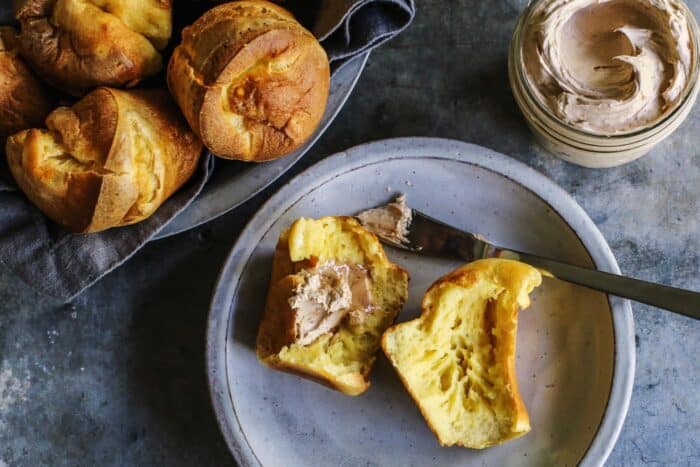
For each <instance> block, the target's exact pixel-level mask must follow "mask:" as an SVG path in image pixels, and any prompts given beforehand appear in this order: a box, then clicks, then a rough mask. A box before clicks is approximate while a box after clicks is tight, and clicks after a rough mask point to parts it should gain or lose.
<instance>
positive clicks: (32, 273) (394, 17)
mask: <svg viewBox="0 0 700 467" xmlns="http://www.w3.org/2000/svg"><path fill="white" fill-rule="evenodd" d="M199 4H200V5H202V3H199ZM283 5H284V6H285V7H288V8H290V9H291V10H292V11H293V12H294V13H295V14H298V17H299V18H300V20H301V21H302V22H303V23H304V24H305V25H306V26H307V27H309V28H310V29H312V30H313V31H314V33H315V34H316V35H317V37H319V40H320V41H321V43H322V45H323V46H324V48H325V49H326V51H327V53H328V56H329V59H330V61H331V64H332V69H333V71H337V70H338V69H339V68H340V67H341V66H342V65H343V64H344V63H347V61H349V60H350V59H351V58H352V57H354V56H357V55H358V54H362V53H364V52H367V51H369V50H371V49H372V48H374V47H376V46H378V45H380V44H381V43H383V42H385V41H386V40H388V39H390V38H391V37H393V36H395V35H396V34H398V33H399V32H401V31H402V30H403V29H404V28H406V27H407V26H408V24H409V23H410V22H411V20H412V19H413V15H414V10H415V7H414V3H413V0H320V1H318V0H317V2H310V1H309V0H298V1H288V2H284V3H283ZM312 5H313V6H314V8H313V9H312V8H311V6H312ZM9 13H10V12H9V8H5V7H0V23H7V22H10V20H11V18H9V16H10V15H9ZM3 144H4V142H3ZM0 153H2V151H0ZM202 159H203V160H202V163H201V167H200V169H199V170H198V172H197V173H196V174H195V175H194V176H193V177H192V179H191V180H190V181H189V182H188V183H187V185H185V187H183V188H182V189H181V190H180V191H178V192H177V193H176V194H175V195H174V196H172V197H171V198H170V199H169V200H168V201H166V202H165V203H164V204H163V205H162V206H161V207H160V208H159V209H158V210H157V211H156V212H155V213H154V214H153V215H152V216H151V217H149V218H148V219H146V220H145V221H143V222H140V223H138V224H134V225H131V226H127V227H120V228H114V229H110V230H107V231H105V232H100V233H94V234H86V235H78V234H72V233H70V232H67V231H66V230H64V229H63V228H61V227H59V226H57V225H56V224H54V223H52V222H51V221H49V220H48V219H47V218H46V217H45V216H44V215H43V214H42V213H41V212H40V211H39V210H38V209H37V208H35V207H34V206H33V205H32V204H31V203H30V202H29V201H28V200H27V198H26V197H25V196H24V195H23V194H22V193H21V192H20V191H19V190H17V188H16V186H15V184H14V182H13V181H12V176H11V175H10V174H9V169H8V168H7V164H6V162H5V159H4V157H2V156H0V160H1V161H2V162H0V261H1V262H2V263H4V264H5V265H6V266H7V267H8V268H10V269H11V270H12V271H14V272H15V273H16V274H17V275H18V276H19V277H20V278H21V279H22V280H23V281H24V282H26V283H27V284H29V285H31V286H32V287H34V288H36V289H38V290H40V291H42V292H44V293H45V294H47V295H51V296H53V297H55V298H57V299H59V300H61V301H69V300H70V299H72V298H73V297H75V296H76V295H78V294H79V293H80V292H82V291H83V290H85V289H86V288H87V287H89V286H90V285H92V284H94V283H95V282H96V281H97V280H99V279H100V278H102V277H103V276H104V275H105V274H107V273H109V272H110V271H112V270H113V269H114V268H116V267H118V266H119V265H121V264H122V263H124V262H125V261H126V260H128V259H129V258H130V257H131V256H132V255H133V254H134V253H136V252H137V251H138V250H139V249H140V248H141V247H143V246H144V245H145V244H146V243H147V242H148V241H149V240H150V239H151V238H152V237H153V236H154V235H156V234H157V233H158V232H159V231H160V230H161V229H162V228H163V227H164V226H165V225H166V224H167V223H168V222H169V221H170V220H171V219H173V218H174V217H175V216H177V214H178V213H180V212H181V211H183V210H184V209H185V208H187V206H188V205H189V204H190V202H191V201H192V200H193V199H194V198H195V197H196V196H197V195H198V194H199V193H200V191H201V190H202V189H204V188H205V184H206V182H207V180H208V178H209V175H210V174H211V172H212V170H213V169H214V158H213V156H212V155H211V154H209V153H206V154H205V155H204V156H203V158H202Z"/></svg>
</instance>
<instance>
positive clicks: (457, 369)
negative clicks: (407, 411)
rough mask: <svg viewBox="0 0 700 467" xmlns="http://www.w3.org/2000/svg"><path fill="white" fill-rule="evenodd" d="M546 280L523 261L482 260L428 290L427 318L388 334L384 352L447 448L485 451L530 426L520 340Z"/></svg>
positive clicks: (392, 329)
mask: <svg viewBox="0 0 700 467" xmlns="http://www.w3.org/2000/svg"><path fill="white" fill-rule="evenodd" d="M541 280H542V277H541V275H540V272H539V271H538V270H537V269H535V268H533V267H532V266H529V265H526V264H523V263H519V262H517V261H510V260H505V259H485V260H480V261H475V262H473V263H470V264H467V265H466V266H463V267H461V268H459V269H457V270H456V271H453V272H451V273H449V274H447V275H446V276H444V277H442V278H440V279H438V281H437V282H435V283H434V284H433V285H432V286H431V287H430V289H428V291H427V292H426V294H425V296H424V297H423V305H422V313H421V315H420V317H419V318H416V319H414V320H412V321H407V322H404V323H400V324H397V325H395V326H393V327H391V328H390V329H389V330H387V332H386V333H385V334H384V337H383V338H382V348H383V349H384V353H385V354H386V355H387V357H388V358H389V360H390V361H391V363H392V365H393V366H394V368H395V369H396V371H397V372H398V374H399V376H400V377H401V380H402V381H403V383H404V385H405V386H406V389H407V390H408V392H409V393H410V395H411V397H413V399H414V400H415V401H416V404H417V405H418V407H419V408H420V411H421V412H422V414H423V417H425V420H426V421H427V422H428V425H429V426H430V428H431V429H432V430H433V432H434V433H435V435H436V436H437V438H438V441H439V442H440V444H441V445H443V446H452V445H455V444H456V445H459V446H464V447H469V448H477V449H481V448H485V447H488V446H492V445H494V444H499V443H502V442H504V441H507V440H509V439H512V438H516V437H518V436H522V435H524V434H525V433H527V432H528V431H530V419H529V417H528V415H527V410H526V408H525V404H524V403H523V401H522V399H521V398H520V393H519V392H518V381H517V378H516V373H515V337H516V333H517V325H518V310H519V309H521V308H526V307H528V306H529V304H530V299H529V297H528V294H529V293H530V292H531V291H532V290H533V289H534V288H535V287H537V286H538V285H539V284H540V282H541Z"/></svg>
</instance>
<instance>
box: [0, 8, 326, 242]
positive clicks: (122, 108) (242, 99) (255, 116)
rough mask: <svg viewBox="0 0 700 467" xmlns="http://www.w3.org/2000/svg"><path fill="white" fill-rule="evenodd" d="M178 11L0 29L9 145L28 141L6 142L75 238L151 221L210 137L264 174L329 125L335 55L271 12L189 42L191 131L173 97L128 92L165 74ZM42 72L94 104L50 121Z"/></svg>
mask: <svg viewBox="0 0 700 467" xmlns="http://www.w3.org/2000/svg"><path fill="white" fill-rule="evenodd" d="M172 9H173V2H172V1H171V0H16V1H15V5H14V11H15V16H16V18H17V20H18V21H19V24H20V26H21V31H20V32H19V34H17V33H15V32H14V31H13V30H12V29H11V28H6V27H0V138H1V140H0V141H1V142H4V141H5V139H6V138H7V137H8V136H9V135H11V134H13V133H15V132H19V133H17V134H15V135H14V136H12V137H10V138H8V139H7V143H6V153H7V158H8V162H9V166H10V169H11V172H12V175H13V176H14V178H15V180H16V182H17V185H18V186H19V187H20V188H21V189H22V191H24V193H25V194H26V195H27V197H28V198H29V200H30V201H32V202H33V203H34V204H35V205H36V206H37V207H38V208H39V209H41V210H42V211H43V212H44V213H45V214H46V215H47V216H48V217H49V218H51V219H53V220H54V221H56V222H58V223H59V224H61V225H63V226H65V227H67V228H68V229H70V230H72V231H75V232H97V231H101V230H104V229H108V228H111V227H118V226H123V225H128V224H133V223H135V222H139V221H141V220H143V219H146V218H147V217H148V216H150V215H151V214H152V213H153V212H154V211H155V210H156V209H157V208H158V206H160V205H161V204H162V203H163V202H164V201H165V200H166V199H167V198H168V197H169V196H170V195H172V194H173V193H174V192H175V191H176V190H177V189H178V188H179V187H180V186H182V185H183V184H184V183H185V182H186V181H187V179H188V178H189V177H190V176H191V175H192V174H193V173H194V170H195V168H196V164H197V160H198V159H199V155H200V152H201V150H202V145H201V143H200V138H201V140H202V141H203V142H204V143H205V145H206V146H207V147H208V148H209V149H211V150H212V152H214V153H215V154H216V155H219V156H222V157H225V158H230V159H240V160H247V161H264V160H270V159H275V158H278V157H281V156H283V155H285V154H288V153H290V152H292V151H293V150H294V149H296V148H297V147H299V146H300V145H301V144H302V143H303V142H304V141H305V140H306V139H308V137H309V136H310V135H311V134H312V133H313V131H314V130H315V129H316V127H317V126H318V124H319V122H320V120H321V116H322V115H323V112H324V110H325V105H326V100H327V97H328V89H329V79H330V76H329V65H328V59H327V57H326V54H325V51H324V50H323V48H322V47H321V46H320V44H319V43H318V41H316V39H315V38H314V37H313V35H312V34H311V33H310V32H309V31H307V30H306V29H304V28H303V27H302V26H301V25H300V24H299V23H298V22H297V21H296V20H295V19H294V17H293V16H292V15H291V14H290V13H289V12H287V11H286V10H285V9H283V8H281V7H279V6H276V5H274V4H272V3H269V2H267V1H263V0H249V1H240V2H232V3H225V4H222V5H219V6H217V7H214V8H213V9H211V10H210V11H208V12H207V13H205V14H204V15H203V16H202V17H201V18H200V19H198V20H197V21H196V22H195V23H194V24H193V25H192V26H190V27H186V28H185V29H184V31H183V33H182V44H181V45H179V46H178V47H176V49H175V52H174V53H173V56H172V58H171V60H170V65H169V68H168V73H167V83H168V85H169V88H170V90H171V92H172V94H173V95H174V97H175V99H176V102H177V104H179V107H180V109H181V110H182V113H184V117H185V118H181V115H180V112H179V110H180V109H178V106H177V105H174V103H172V102H170V96H169V95H168V94H167V92H165V91H158V90H152V91H142V90H138V91H129V90H120V89H119V88H131V87H134V86H136V85H138V84H139V83H140V82H142V81H143V80H145V79H147V78H149V77H151V76H154V75H156V74H157V73H158V72H159V71H161V70H162V68H163V62H164V58H163V57H162V56H161V52H162V51H163V50H164V49H165V47H166V45H167V43H168V41H169V39H170V36H171V34H172ZM25 61H26V63H25ZM27 65H28V66H27ZM30 68H31V70H30ZM34 73H36V75H37V76H38V77H39V78H41V79H43V80H45V81H46V82H47V83H49V84H50V85H52V86H54V87H56V88H58V89H59V90H61V91H64V92H66V93H68V94H70V95H72V96H77V97H80V96H84V98H83V99H82V100H80V101H78V102H77V103H76V104H75V105H73V106H72V107H70V108H69V107H60V108H58V109H56V110H54V111H53V112H51V108H52V104H51V103H52V102H54V101H58V100H59V99H58V96H56V94H55V93H50V92H49V91H47V90H45V87H44V85H43V84H42V83H41V82H40V81H39V80H38V79H37V77H35V75H34ZM49 96H51V97H49ZM64 100H65V99H64ZM50 112H51V114H50V115H49V113H50ZM47 115H48V118H46V117H47ZM45 118H46V122H45V124H44V119H45ZM188 123H189V125H190V126H191V128H192V130H190V129H189V128H188ZM42 126H45V127H46V128H43V129H42V128H40V127H42ZM21 130H26V131H21Z"/></svg>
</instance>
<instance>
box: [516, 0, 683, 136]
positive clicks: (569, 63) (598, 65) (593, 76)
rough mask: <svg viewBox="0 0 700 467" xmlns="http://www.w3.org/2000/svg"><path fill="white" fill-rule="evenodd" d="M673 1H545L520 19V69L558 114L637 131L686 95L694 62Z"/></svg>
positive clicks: (582, 125) (606, 129)
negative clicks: (522, 27)
mask: <svg viewBox="0 0 700 467" xmlns="http://www.w3.org/2000/svg"><path fill="white" fill-rule="evenodd" d="M689 14H690V13H689V12H688V10H687V8H686V7H685V6H684V5H683V4H682V3H681V2H680V1H678V0H542V1H541V2H539V4H538V5H537V7H536V10H535V11H533V14H532V15H530V17H529V19H528V22H527V23H526V24H525V25H524V26H525V30H524V38H523V48H522V60H523V68H524V74H525V76H526V78H527V81H528V82H529V87H530V89H531V90H532V92H533V93H534V94H535V96H536V98H537V99H538V100H539V101H540V102H541V103H542V104H544V105H545V107H547V108H549V110H550V111H551V112H553V113H554V114H555V115H556V116H557V117H558V118H560V119H561V120H562V121H564V122H565V123H567V124H569V125H571V126H573V127H576V128H578V129H581V130H584V131H589V132H593V133H596V134H603V135H614V134H620V133H628V132H633V131H636V130H640V129H642V128H644V127H647V126H649V125H653V124H655V123H657V122H659V121H660V120H662V119H663V118H664V117H665V116H667V115H668V114H669V113H670V112H671V111H672V110H673V109H674V108H676V107H677V106H678V104H679V103H680V102H681V101H682V100H683V98H684V96H685V95H686V92H685V91H686V90H687V89H688V87H689V86H690V85H691V84H692V83H691V82H690V79H691V78H690V76H691V70H692V69H693V67H694V66H695V63H694V56H695V51H694V50H693V47H694V41H693V40H692V39H691V29H690V25H689V18H688V15H689Z"/></svg>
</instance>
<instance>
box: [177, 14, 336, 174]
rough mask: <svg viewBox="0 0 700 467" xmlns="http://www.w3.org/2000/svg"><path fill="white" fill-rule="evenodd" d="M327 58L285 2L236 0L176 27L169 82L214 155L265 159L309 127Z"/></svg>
mask: <svg viewBox="0 0 700 467" xmlns="http://www.w3.org/2000/svg"><path fill="white" fill-rule="evenodd" d="M329 70H330V69H329V65H328V57H327V56H326V53H325V51H324V50H323V48H322V47H321V46H320V44H319V43H318V41H317V40H316V38H315V37H314V36H313V35H312V34H311V33H310V32H309V31H307V30H306V29H304V27H303V26H301V25H300V24H299V23H298V22H297V21H296V20H295V19H294V17H293V16H292V15H291V14H290V13H289V12H288V11H287V10H285V9H284V8H281V7H279V6H277V5H274V4H272V3H269V2H267V1H239V2H232V3H226V4H223V5H219V6H217V7H215V8H212V9H211V10H209V11H208V12H206V13H205V14H204V15H203V16H202V17H201V18H199V19H198V20H197V21H196V22H195V23H194V24H193V25H192V26H190V27H187V28H185V29H184V30H183V32H182V43H181V44H180V45H179V46H178V47H177V48H176V49H175V51H174V52H173V55H172V57H171V59H170V63H169V65H168V86H169V87H170V91H171V92H172V94H173V96H174V97H175V100H176V101H177V103H178V104H179V106H180V109H182V112H183V113H184V114H185V117H186V118H187V121H188V122H189V124H190V126H191V127H192V128H193V129H194V131H195V133H197V134H198V135H199V136H200V137H201V138H202V142H203V143H204V145H205V146H207V147H208V148H209V149H210V150H211V151H212V152H213V153H214V154H216V155H218V156H220V157H223V158H227V159H237V160H244V161H254V162H258V161H266V160H271V159H276V158H278V157H281V156H284V155H286V154H289V153H290V152H292V151H293V150H294V149H296V148H298V147H299V146H300V145H301V144H302V143H303V142H304V141H306V140H307V139H308V138H309V137H310V136H311V135H312V133H313V132H314V130H315V129H316V127H317V126H318V124H319V122H320V121H321V117H322V116H323V112H324V110H325V108H326V101H327V99H328V89H329V85H330V71H329Z"/></svg>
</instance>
